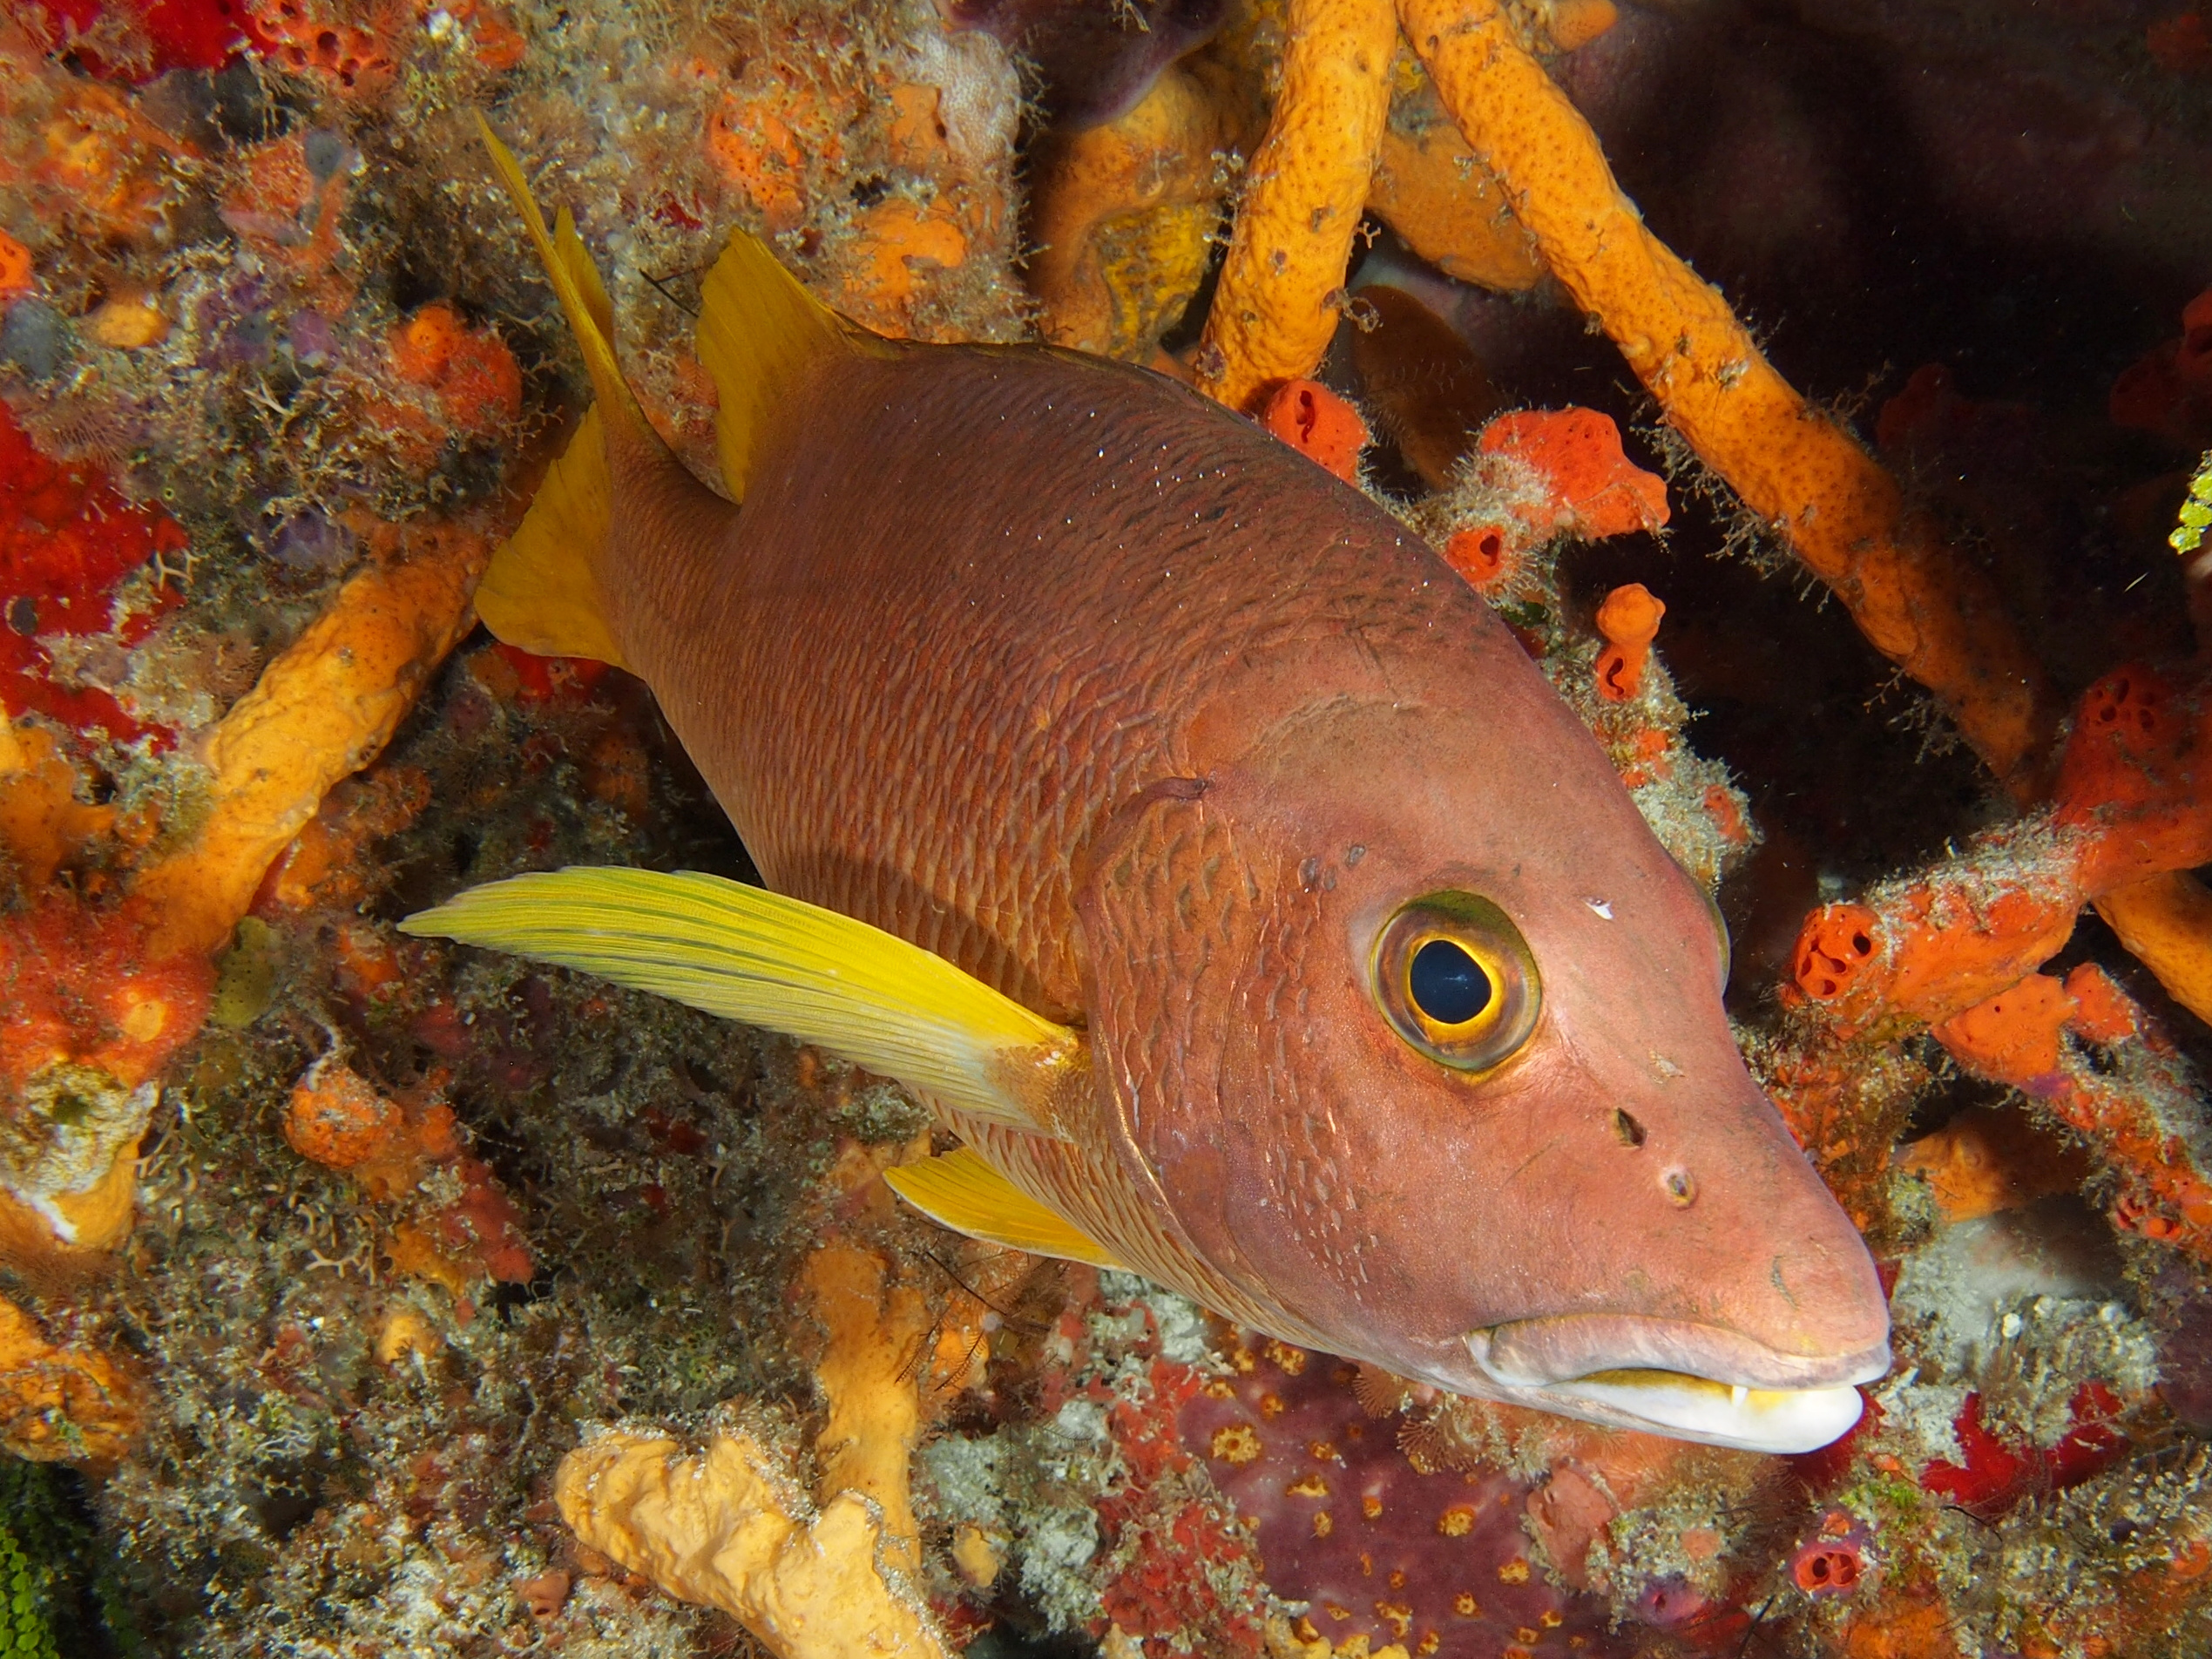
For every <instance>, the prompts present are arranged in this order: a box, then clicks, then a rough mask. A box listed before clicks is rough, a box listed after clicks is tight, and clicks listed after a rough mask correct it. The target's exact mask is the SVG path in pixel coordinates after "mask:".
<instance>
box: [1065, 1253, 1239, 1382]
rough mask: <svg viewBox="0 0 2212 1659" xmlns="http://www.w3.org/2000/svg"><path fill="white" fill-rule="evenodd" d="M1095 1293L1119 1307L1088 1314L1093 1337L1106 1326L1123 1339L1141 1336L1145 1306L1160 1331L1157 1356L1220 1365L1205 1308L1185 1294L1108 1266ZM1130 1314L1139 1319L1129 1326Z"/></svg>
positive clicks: (1206, 1367) (1205, 1367)
mask: <svg viewBox="0 0 2212 1659" xmlns="http://www.w3.org/2000/svg"><path fill="white" fill-rule="evenodd" d="M1099 1297H1101V1299H1103V1300H1104V1301H1105V1302H1106V1303H1108V1304H1109V1305H1116V1304H1118V1305H1120V1307H1121V1308H1122V1309H1123V1311H1122V1312H1120V1313H1119V1314H1112V1315H1109V1314H1102V1313H1094V1314H1092V1316H1091V1327H1092V1333H1093V1337H1094V1339H1095V1338H1096V1337H1098V1336H1099V1335H1101V1334H1103V1333H1104V1331H1106V1330H1108V1329H1110V1330H1111V1331H1113V1333H1114V1334H1118V1335H1120V1336H1122V1337H1125V1338H1126V1339H1127V1340H1131V1341H1135V1340H1137V1339H1140V1338H1141V1337H1143V1336H1144V1335H1145V1334H1146V1333H1145V1331H1144V1329H1143V1326H1142V1324H1141V1321H1142V1319H1143V1317H1144V1310H1145V1309H1147V1308H1149V1309H1150V1310H1152V1319H1153V1325H1154V1326H1155V1327H1156V1328H1157V1329H1158V1331H1159V1332H1160V1358H1163V1359H1167V1360H1170V1361H1172V1362H1173V1363H1174V1364H1178V1365H1195V1366H1197V1367H1198V1368H1199V1369H1200V1370H1201V1371H1219V1370H1221V1368H1222V1367H1221V1356H1220V1355H1219V1354H1217V1353H1215V1352H1214V1344H1213V1339H1212V1337H1211V1336H1210V1334H1209V1332H1208V1331H1207V1323H1206V1310H1204V1309H1203V1308H1201V1307H1200V1306H1199V1305H1198V1303H1195V1302H1193V1301H1192V1300H1191V1299H1190V1298H1189V1297H1183V1296H1178V1295H1176V1294H1175V1292H1174V1291H1173V1290H1163V1289H1162V1288H1161V1287H1160V1286H1159V1285H1157V1284H1154V1283H1153V1282H1152V1281H1151V1280H1150V1279H1146V1278H1140V1277H1139V1276H1137V1275H1136V1274H1134V1273H1122V1272H1119V1271H1117V1270H1114V1269H1112V1268H1107V1269H1106V1270H1102V1271H1101V1272H1100V1273H1099ZM1132 1314H1133V1315H1134V1316H1135V1317H1136V1318H1137V1320H1138V1321H1140V1323H1139V1324H1136V1325H1135V1326H1131V1325H1130V1324H1129V1321H1130V1317H1131V1316H1132Z"/></svg>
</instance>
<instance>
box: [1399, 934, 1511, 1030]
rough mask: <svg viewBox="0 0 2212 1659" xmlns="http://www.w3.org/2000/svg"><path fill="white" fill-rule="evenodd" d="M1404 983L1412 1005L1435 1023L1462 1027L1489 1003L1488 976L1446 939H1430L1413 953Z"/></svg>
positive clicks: (1460, 948)
mask: <svg viewBox="0 0 2212 1659" xmlns="http://www.w3.org/2000/svg"><path fill="white" fill-rule="evenodd" d="M1406 985H1407V989H1409V990H1410V991H1411V992H1412V993H1413V1006H1415V1007H1416V1008H1418V1009H1419V1010H1420V1011H1421V1012H1422V1013H1423V1015H1424V1016H1425V1017H1426V1018H1428V1019H1432V1020H1434V1021H1435V1022H1436V1023H1437V1025H1439V1026H1464V1025H1465V1024H1466V1023H1467V1021H1469V1020H1470V1019H1473V1018H1474V1017H1475V1016H1476V1015H1477V1014H1478V1013H1480V1012H1482V1011H1483V1010H1484V1009H1485V1008H1487V1007H1489V1006H1490V997H1491V986H1490V976H1489V975H1488V974H1486V973H1485V972H1483V971H1482V964H1481V963H1479V962H1478V961H1476V960H1475V959H1474V958H1472V957H1471V956H1469V955H1468V954H1467V951H1466V947H1465V946H1464V945H1454V944H1453V943H1452V942H1451V940H1450V939H1431V940H1430V941H1429V942H1428V943H1427V944H1426V945H1423V946H1422V947H1421V948H1420V949H1419V950H1417V951H1415V952H1414V953H1413V966H1412V968H1411V970H1410V972H1408V973H1407V975H1406Z"/></svg>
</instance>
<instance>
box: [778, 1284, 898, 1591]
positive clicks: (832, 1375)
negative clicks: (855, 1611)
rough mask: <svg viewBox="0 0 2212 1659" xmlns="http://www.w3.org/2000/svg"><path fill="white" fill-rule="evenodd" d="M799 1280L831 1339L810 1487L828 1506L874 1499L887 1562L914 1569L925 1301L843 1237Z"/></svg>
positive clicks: (820, 1376) (821, 1368)
mask: <svg viewBox="0 0 2212 1659" xmlns="http://www.w3.org/2000/svg"><path fill="white" fill-rule="evenodd" d="M802 1282H803V1283H804V1284H805V1286H806V1288H807V1291H808V1296H809V1297H810V1298H811V1299H812V1301H813V1303H814V1309H815V1317H817V1318H819V1319H820V1320H821V1321H822V1329H823V1330H824V1331H827V1332H828V1333H829V1346H828V1347H827V1348H826V1349H825V1350H824V1351H823V1352H822V1359H821V1362H820V1363H819V1364H817V1365H816V1366H815V1383H816V1384H818V1385H820V1387H821V1389H822V1398H823V1399H824V1401H825V1402H826V1403H827V1405H828V1406H829V1418H828V1420H827V1421H825V1422H824V1423H823V1425H822V1432H821V1434H820V1435H818V1436H817V1437H816V1438H815V1460H816V1463H817V1465H818V1466H819V1468H820V1470H821V1474H820V1478H819V1479H818V1480H816V1482H815V1491H816V1493H817V1494H818V1495H819V1496H820V1498H821V1500H822V1505H823V1507H824V1511H825V1513H826V1512H827V1511H828V1509H829V1508H830V1507H834V1506H835V1502H836V1500H837V1499H838V1497H839V1496H840V1495H841V1494H842V1493H858V1494H859V1495H861V1496H862V1497H864V1498H866V1499H868V1500H869V1501H870V1502H872V1503H873V1504H875V1505H876V1508H877V1509H878V1511H879V1512H880V1513H881V1514H882V1517H883V1548H884V1554H885V1556H886V1559H888V1560H890V1561H892V1563H893V1564H894V1565H896V1566H897V1567H899V1568H902V1569H903V1570H905V1571H908V1572H911V1571H913V1570H914V1569H915V1568H917V1567H918V1566H919V1565H920V1564H921V1555H920V1553H919V1552H920V1543H919V1539H918V1529H917V1527H916V1526H915V1522H914V1506H913V1504H912V1502H911V1500H910V1498H909V1496H908V1481H907V1474H908V1467H909V1465H910V1463H911V1462H912V1460H913V1456H914V1443H915V1441H916V1440H917V1439H919V1438H920V1435H921V1432H922V1412H921V1401H920V1398H919V1390H918V1387H917V1383H916V1373H917V1370H918V1367H917V1364H916V1359H917V1356H918V1355H919V1354H920V1352H921V1347H922V1344H923V1342H924V1341H926V1340H927V1339H928V1337H929V1335H930V1311H929V1308H928V1306H927V1304H926V1303H925V1302H924V1301H923V1297H922V1294H921V1292H920V1291H918V1290H915V1289H913V1288H912V1287H911V1286H907V1285H887V1284H886V1283H885V1271H884V1263H883V1257H882V1256H878V1255H876V1253H875V1252H874V1251H873V1250H864V1249H857V1248H856V1247H854V1246H852V1245H849V1244H829V1245H825V1246H824V1247H823V1248H822V1249H818V1250H816V1251H815V1253H814V1255H813V1256H810V1257H808V1261H807V1265H806V1269H805V1271H804V1274H803V1276H802Z"/></svg>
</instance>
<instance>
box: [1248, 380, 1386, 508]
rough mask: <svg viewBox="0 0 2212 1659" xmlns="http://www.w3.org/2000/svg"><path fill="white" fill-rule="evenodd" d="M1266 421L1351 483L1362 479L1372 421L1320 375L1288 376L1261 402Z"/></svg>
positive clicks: (1305, 453) (1297, 447)
mask: <svg viewBox="0 0 2212 1659" xmlns="http://www.w3.org/2000/svg"><path fill="white" fill-rule="evenodd" d="M1260 424H1261V425H1262V426H1264V427H1266V428H1267V429H1268V431H1270V432H1272V433H1274V434H1275V437H1279V438H1281V439H1282V441H1283V442H1284V443H1285V444H1289V446H1290V447H1291V448H1292V449H1294V450H1297V451H1298V453H1299V454H1301V455H1302V456H1304V457H1306V458H1307V459H1308V460H1309V461H1311V462H1313V463H1314V464H1316V465H1317V466H1323V467H1326V468H1328V469H1329V471H1331V472H1333V473H1335V474H1336V476H1337V477H1340V478H1342V479H1343V481H1344V482H1345V483H1347V484H1356V483H1357V482H1358V481H1359V455H1360V451H1361V450H1363V449H1365V448H1366V447H1367V423H1366V422H1365V421H1363V420H1362V419H1360V417H1359V411H1358V410H1356V409H1354V408H1353V407H1352V406H1351V405H1350V403H1346V402H1345V401H1344V400H1343V398H1341V397H1339V396H1336V393H1335V392H1332V391H1330V390H1329V388H1328V387H1326V386H1324V385H1322V383H1320V382H1319V381H1316V380H1286V381H1284V382H1283V383H1282V385H1280V386H1278V387H1276V388H1275V391H1274V392H1273V393H1272V394H1271V395H1270V396H1268V401H1267V402H1266V403H1263V404H1262V405H1261V408H1260Z"/></svg>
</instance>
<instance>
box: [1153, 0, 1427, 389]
mask: <svg viewBox="0 0 2212 1659" xmlns="http://www.w3.org/2000/svg"><path fill="white" fill-rule="evenodd" d="M1289 28H1290V36H1289V42H1288V44H1286V45H1285V46H1284V48H1283V53H1282V91H1281V93H1280V94H1279V95H1278V96H1277V98H1276V100H1275V113H1274V115H1273V117H1272V118H1271V119H1270V120H1269V121H1268V136H1267V139H1266V140H1265V141H1264V142H1263V143H1262V145H1261V146H1260V152H1259V154H1258V155H1256V156H1255V157H1254V158H1253V160H1252V169H1251V174H1250V179H1249V182H1248V185H1247V186H1246V189H1245V193H1244V200H1243V202H1242V204H1241V206H1240V207H1239V208H1238V211H1237V217H1236V230H1235V235H1234V236H1233V238H1232V239H1231V240H1230V242H1229V251H1228V260H1227V261H1225V262H1224V263H1223V265H1222V267H1221V283H1220V286H1219V287H1218V288H1216V289H1215V290H1214V303H1213V306H1212V308H1211V309H1209V310H1208V311H1207V315H1206V335H1205V339H1204V342H1202V343H1201V347H1200V349H1199V354H1198V361H1197V363H1196V368H1197V370H1198V383H1199V388H1200V389H1201V390H1202V391H1204V392H1205V393H1207V396H1211V397H1213V398H1214V399H1216V400H1218V401H1219V402H1221V403H1226V404H1228V406H1229V407H1230V408H1231V409H1235V410H1243V409H1248V408H1249V407H1250V405H1251V403H1253V401H1254V399H1255V398H1256V397H1257V396H1259V395H1260V394H1261V393H1262V391H1264V390H1265V389H1267V388H1268V385H1269V384H1271V383H1273V382H1275V381H1278V380H1289V379H1292V378H1295V377H1296V376H1302V375H1310V374H1311V373H1312V372H1313V371H1314V369H1315V367H1316V365H1317V364H1319V363H1320V362H1321V359H1322V353H1323V352H1325V351H1327V350H1328V349H1329V337H1330V336H1331V335H1334V334H1335V333H1336V315H1337V310H1338V307H1339V303H1340V301H1339V298H1338V296H1339V295H1341V294H1342V292H1343V286H1344V271H1345V267H1346V265H1347V263H1348V262H1349V261H1350V257H1351V249H1352V235H1353V233H1354V232H1356V230H1357V229H1358V228H1359V216H1360V210H1361V208H1362V207H1363V206H1365V204H1366V201H1367V192H1368V185H1369V182H1370V179H1372V178H1373V176H1374V173H1375V156H1376V152H1377V148H1378V147H1379V146H1380V145H1381V143H1382V140H1383V121H1384V119H1385V118H1386V117H1387V116H1388V114H1389V112H1390V63H1391V59H1392V58H1394V57H1395V55H1396V54H1397V20H1396V18H1395V17H1394V16H1393V15H1392V13H1391V10H1390V0H1290V3H1289Z"/></svg>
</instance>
